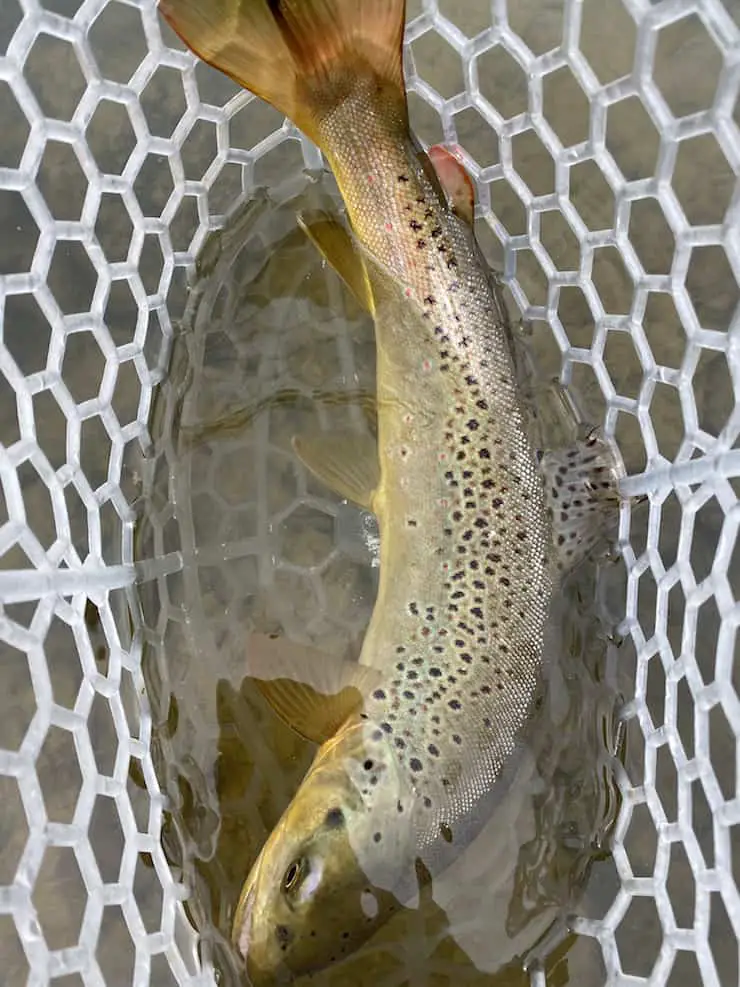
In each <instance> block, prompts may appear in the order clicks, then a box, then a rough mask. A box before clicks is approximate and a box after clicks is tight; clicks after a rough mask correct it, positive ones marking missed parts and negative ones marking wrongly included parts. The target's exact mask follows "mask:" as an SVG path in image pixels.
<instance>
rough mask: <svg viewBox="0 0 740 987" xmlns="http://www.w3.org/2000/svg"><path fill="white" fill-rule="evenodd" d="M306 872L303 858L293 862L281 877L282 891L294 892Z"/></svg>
mask: <svg viewBox="0 0 740 987" xmlns="http://www.w3.org/2000/svg"><path fill="white" fill-rule="evenodd" d="M305 871H306V861H305V859H304V858H303V857H299V858H298V859H297V860H294V861H293V862H292V864H291V865H290V866H289V867H288V869H287V870H286V872H285V874H284V875H283V891H287V892H290V891H295V890H296V888H297V887H298V885H299V884H300V882H301V880H302V879H303V875H304V873H305Z"/></svg>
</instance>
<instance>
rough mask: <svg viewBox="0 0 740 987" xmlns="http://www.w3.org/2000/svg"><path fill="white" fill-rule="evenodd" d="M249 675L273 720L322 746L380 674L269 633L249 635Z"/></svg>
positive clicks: (372, 686)
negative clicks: (274, 715)
mask: <svg viewBox="0 0 740 987" xmlns="http://www.w3.org/2000/svg"><path fill="white" fill-rule="evenodd" d="M247 674H248V675H249V676H250V677H251V678H253V679H254V680H255V684H256V686H257V688H258V689H259V691H260V693H261V694H262V695H263V696H264V698H265V699H266V700H267V702H268V703H269V705H270V706H271V707H272V709H273V711H274V712H275V713H276V714H277V716H278V717H279V718H280V719H281V720H282V721H283V722H284V723H286V724H287V725H288V726H289V727H290V728H291V729H292V730H294V731H295V732H296V733H297V734H299V735H300V736H301V737H304V738H305V739H306V740H311V741H313V742H314V743H317V744H321V743H323V742H324V741H326V740H328V739H329V737H332V736H333V735H334V734H335V733H336V732H337V730H338V729H339V727H341V726H342V724H343V723H345V722H346V720H348V719H349V717H350V716H352V714H353V713H354V712H356V711H358V710H359V709H360V708H361V706H362V701H363V698H364V696H365V695H367V694H368V692H369V691H371V690H372V689H373V688H374V687H376V686H377V684H378V682H379V681H380V673H379V672H378V671H377V670H376V669H373V668H369V667H368V666H367V665H361V664H359V662H356V661H345V660H342V659H337V658H334V657H332V656H331V655H326V654H324V653H323V652H322V651H319V650H318V649H316V648H311V647H309V646H308V645H303V644H298V643H296V642H295V641H289V640H288V639H287V638H283V637H280V636H278V635H273V634H251V635H250V636H249V638H248V641H247Z"/></svg>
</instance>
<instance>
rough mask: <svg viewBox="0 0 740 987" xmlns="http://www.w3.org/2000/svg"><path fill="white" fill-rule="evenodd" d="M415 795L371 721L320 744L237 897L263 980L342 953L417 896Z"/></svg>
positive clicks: (252, 959) (250, 956) (250, 967)
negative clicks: (412, 882) (414, 884)
mask: <svg viewBox="0 0 740 987" xmlns="http://www.w3.org/2000/svg"><path fill="white" fill-rule="evenodd" d="M414 803H415V796H414V794H413V793H412V792H410V791H409V790H408V789H407V788H406V787H405V784H404V782H403V780H402V775H401V773H400V772H399V770H398V764H397V761H396V758H395V755H394V752H393V750H392V749H391V748H390V746H389V745H388V744H387V741H386V739H385V735H384V734H383V732H382V730H380V729H379V728H378V726H377V725H375V724H372V723H371V722H370V721H367V720H358V721H357V722H356V723H355V724H353V725H351V726H350V727H349V728H346V729H343V730H340V731H339V733H338V734H337V735H335V736H334V737H332V738H331V739H330V740H329V741H327V743H326V744H324V745H323V746H322V747H321V748H320V749H319V751H318V753H317V756H316V759H315V760H314V763H313V765H312V766H311V768H310V769H309V771H308V774H307V775H306V777H305V778H304V780H303V783H302V784H301V786H300V788H299V789H298V791H297V792H296V794H295V796H294V798H293V800H292V801H291V803H290V804H289V806H288V807H287V809H286V810H285V812H284V813H283V816H282V818H281V819H280V821H279V822H278V824H277V826H276V827H275V828H274V830H273V831H272V833H271V834H270V837H269V838H268V840H267V842H266V843H265V845H264V847H263V848H262V851H261V853H260V855H259V857H258V859H257V861H256V862H255V864H254V865H253V867H252V870H251V872H250V874H249V876H248V877H247V880H246V881H245V884H244V887H243V890H242V893H241V896H240V900H239V905H238V907H237V911H236V915H235V920H234V928H233V936H232V939H233V943H234V946H235V948H236V950H237V952H238V953H239V955H240V956H241V958H242V959H243V961H244V962H245V963H246V969H247V973H248V975H249V978H250V980H251V981H252V983H253V984H255V985H256V987H261V985H262V984H274V983H282V982H286V981H290V980H292V979H293V978H295V977H298V976H301V975H304V974H310V973H316V972H318V971H320V970H323V969H324V968H326V967H328V966H331V965H333V964H336V963H339V962H341V961H342V960H343V959H345V958H346V957H347V956H349V955H350V954H351V953H353V952H354V951H355V950H356V949H357V948H359V947H360V946H361V945H362V944H363V943H364V942H365V941H366V940H367V939H369V938H370V937H371V936H372V935H373V934H374V933H375V932H376V931H377V929H378V928H380V926H382V925H383V924H384V923H385V922H386V921H387V920H388V919H389V918H390V916H391V915H392V914H393V913H394V912H395V911H397V910H398V909H399V907H400V905H401V904H402V903H405V901H406V900H408V899H409V897H413V891H414V890H415V889H414V888H413V887H412V886H411V883H410V881H411V879H412V878H414V879H415V873H416V872H415V868H414V848H415V838H414V837H415V834H414ZM294 867H298V868H299V873H298V876H295V879H291V878H293V877H294V875H293V874H292V870H293V868H294Z"/></svg>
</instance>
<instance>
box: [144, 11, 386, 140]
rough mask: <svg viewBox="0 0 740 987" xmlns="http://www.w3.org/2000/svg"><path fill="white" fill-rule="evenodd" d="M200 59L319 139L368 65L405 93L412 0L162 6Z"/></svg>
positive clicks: (168, 17) (174, 26) (179, 33)
mask: <svg viewBox="0 0 740 987" xmlns="http://www.w3.org/2000/svg"><path fill="white" fill-rule="evenodd" d="M159 9H160V11H161V13H162V16H163V17H164V18H165V20H166V21H167V22H168V23H169V24H170V26H171V27H172V29H173V30H174V31H175V32H176V33H177V34H178V35H179V36H180V38H182V40H183V41H184V43H185V44H186V45H187V46H188V47H189V48H190V49H191V50H192V51H193V52H195V54H196V55H198V57H199V58H201V59H202V60H203V61H204V62H207V63H208V64H209V65H212V66H213V67H214V68H217V69H220V70H221V71H222V72H224V73H225V74H226V75H228V76H230V77H231V78H232V79H233V80H234V81H235V82H237V83H239V85H241V86H244V88H245V89H248V90H250V92H253V93H255V94H256V95H257V96H260V97H261V98H262V99H264V100H266V101H267V102H268V103H271V104H272V105H273V106H274V107H275V108H276V109H277V110H279V111H280V112H281V113H284V114H285V115H286V116H287V117H289V118H290V119H291V120H292V121H293V122H294V123H295V124H296V126H298V127H300V129H301V130H303V132H304V133H306V134H307V135H308V136H309V137H310V138H311V139H312V140H316V139H317V128H316V122H317V116H318V115H320V114H321V112H326V111H328V110H330V109H331V103H332V100H334V101H338V100H339V99H341V98H342V95H343V94H344V93H346V91H347V89H346V82H345V84H343V77H344V79H345V80H346V78H347V77H348V76H355V75H356V74H357V72H358V70H360V71H361V70H362V67H363V66H364V67H366V68H367V70H369V72H370V73H371V74H374V75H376V76H378V77H379V78H380V79H382V80H384V81H386V82H387V83H389V84H391V85H392V86H393V87H394V88H395V87H398V89H399V91H400V92H403V70H402V62H401V49H402V45H403V26H404V15H405V0H159Z"/></svg>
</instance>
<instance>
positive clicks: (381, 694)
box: [373, 689, 385, 699]
mask: <svg viewBox="0 0 740 987" xmlns="http://www.w3.org/2000/svg"><path fill="white" fill-rule="evenodd" d="M373 699H385V692H384V691H383V689H376V690H375V692H373Z"/></svg>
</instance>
